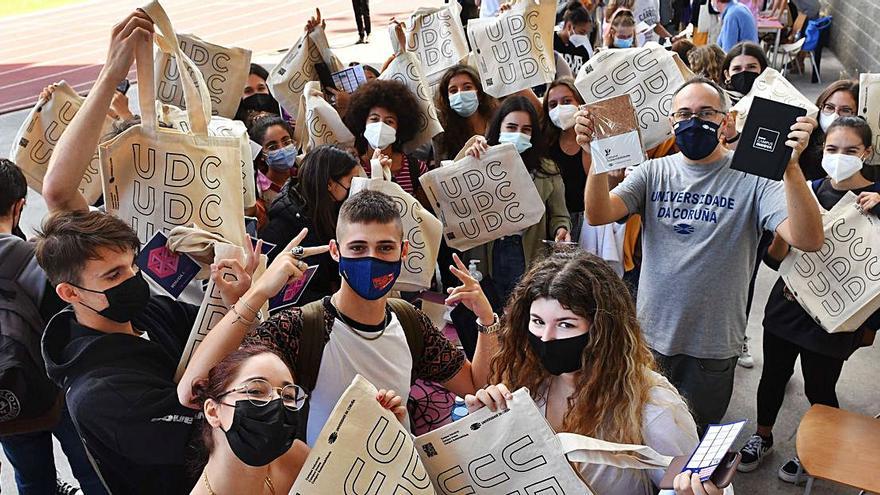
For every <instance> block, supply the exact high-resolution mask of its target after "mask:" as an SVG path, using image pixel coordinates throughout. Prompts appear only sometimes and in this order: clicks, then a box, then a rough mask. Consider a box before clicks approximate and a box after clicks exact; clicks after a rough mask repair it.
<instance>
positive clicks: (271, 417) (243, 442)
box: [225, 399, 299, 467]
mask: <svg viewBox="0 0 880 495" xmlns="http://www.w3.org/2000/svg"><path fill="white" fill-rule="evenodd" d="M298 427H299V411H291V410H290V409H288V408H286V407H284V402H283V401H282V400H281V399H275V400H273V401H271V402H269V403H268V404H266V405H265V406H258V405H256V404H253V403H251V402H250V401H249V400H239V401H236V402H235V415H234V416H233V418H232V424H231V425H230V426H229V429H228V430H226V432H225V433H226V441H227V442H229V448H231V449H232V453H233V454H235V456H236V457H238V458H239V460H241V462H243V463H245V464H247V465H248V466H253V467H260V466H265V465H267V464H269V463H270V462H272V461H274V460H275V459H277V458H279V457H281V455H283V454H284V453H285V452H287V451H288V450H289V449H290V446H291V445H293V440H294V436H295V435H296V430H297V428H298Z"/></svg>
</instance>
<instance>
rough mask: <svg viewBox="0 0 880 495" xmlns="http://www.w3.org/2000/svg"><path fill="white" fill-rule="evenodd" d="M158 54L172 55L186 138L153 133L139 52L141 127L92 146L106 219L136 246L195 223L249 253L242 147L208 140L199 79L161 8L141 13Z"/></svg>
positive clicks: (147, 53)
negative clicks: (117, 223) (124, 226)
mask: <svg viewBox="0 0 880 495" xmlns="http://www.w3.org/2000/svg"><path fill="white" fill-rule="evenodd" d="M143 10H144V11H145V12H146V13H147V15H149V16H150V18H152V19H153V21H154V23H155V27H156V29H157V31H158V32H161V33H162V34H161V35H160V34H158V33H157V34H156V35H155V40H156V42H157V43H158V44H159V46H160V48H162V49H163V50H168V51H172V52H174V55H175V60H176V61H177V63H178V64H179V66H178V69H179V70H180V71H181V73H182V74H183V73H186V71H187V67H190V69H191V71H190V73H191V74H192V75H193V76H194V77H195V79H196V82H197V84H198V86H199V88H200V89H199V90H197V89H196V85H195V84H194V83H193V80H192V78H183V79H182V81H183V88H184V94H185V95H186V101H187V103H189V105H188V108H187V115H188V119H189V123H190V125H191V127H192V129H191V131H190V132H186V133H185V132H181V131H177V130H173V129H163V128H159V125H158V120H157V116H156V105H155V101H156V97H155V87H154V85H153V82H154V78H153V61H152V56H153V54H152V50H150V49H148V48H149V47H144V48H142V49H140V50H138V53H137V54H136V59H137V61H138V64H137V70H138V82H139V91H138V100H139V102H140V108H141V113H142V123H141V124H139V125H136V126H133V127H131V128H129V129H127V130H126V131H125V132H123V133H122V134H120V135H119V136H116V137H115V138H113V139H112V140H110V141H107V142H105V143H103V144H101V145H100V146H99V156H100V159H101V176H102V180H103V184H104V201H105V202H106V208H107V212H108V213H111V214H113V215H116V216H118V217H120V218H122V219H123V220H125V222H126V223H128V224H129V225H131V226H132V228H133V229H134V230H135V231H136V232H137V234H138V238H139V239H140V240H141V243H143V244H145V243H146V242H148V241H149V239H150V238H151V237H152V236H153V234H154V233H155V232H156V231H158V230H161V231H163V232H165V233H166V235H167V233H168V231H170V230H171V229H172V228H174V227H176V226H179V225H189V224H195V225H196V226H197V227H199V228H202V229H205V230H207V231H209V232H213V233H216V234H219V235H221V236H223V238H225V239H227V240H229V242H231V243H234V244H236V245H238V246H248V245H249V244H248V242H249V241H248V240H247V236H246V234H245V229H244V201H243V195H242V190H243V185H242V180H241V161H242V157H241V146H240V144H241V143H240V141H239V140H238V139H237V138H233V137H220V136H209V135H208V121H209V119H210V115H209V113H208V108H210V100H209V98H208V91H207V88H206V86H205V82H204V79H203V78H202V74H201V72H199V71H198V70H197V69H196V67H194V66H193V65H192V64H191V63H190V61H189V57H187V56H186V55H185V54H183V52H181V51H180V44H179V43H178V42H177V38H176V36H175V34H174V30H173V28H172V27H171V22H170V21H169V19H168V16H167V15H166V14H165V11H164V10H163V9H162V6H161V5H159V4H158V2H156V1H153V2H150V3H149V4H147V5H146V6H145V7H143Z"/></svg>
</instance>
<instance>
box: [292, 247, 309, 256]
mask: <svg viewBox="0 0 880 495" xmlns="http://www.w3.org/2000/svg"><path fill="white" fill-rule="evenodd" d="M305 252H306V250H305V248H304V247H302V246H293V247H292V248H291V249H290V254H292V255H293V257H294V258H296V259H300V258H302V257H303V254H304V253H305Z"/></svg>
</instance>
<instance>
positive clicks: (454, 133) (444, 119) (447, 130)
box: [434, 65, 498, 158]
mask: <svg viewBox="0 0 880 495" xmlns="http://www.w3.org/2000/svg"><path fill="white" fill-rule="evenodd" d="M460 74H465V75H467V76H468V77H470V78H471V82H473V83H474V88H475V89H476V90H477V100H478V101H479V106H478V107H477V113H479V114H480V115H481V116H482V117H483V119H485V120H486V122H488V121H489V119H490V118H491V117H492V113H493V112H494V111H495V108H496V107H497V106H498V100H496V99H495V98H493V97H491V96H489V95H488V94H486V92H485V91H483V83H482V82H481V81H480V75H479V74H477V71H476V70H475V69H474V68H473V67H471V66H469V65H456V66H453V67H450V68H449V69H448V70H447V71H446V72H445V73H444V74H443V78H441V79H440V84H439V85H438V86H437V95H436V96H435V97H434V99H435V103H434V105H435V106H436V107H437V117H438V118H439V119H440V125H441V126H443V134H441V135H440V136H439V139H440V145H441V148H442V149H443V150H444V153H446V154H447V155H448V156H445V157H443V158H452V157H453V156H455V155H456V154H457V153H458V152H459V151H460V150H461V149H462V148H463V147H464V145H465V143H467V140H468V139H470V138H471V136H473V135H474V134H478V133H477V132H476V131H475V130H474V129H473V128H471V125H470V123H469V122H468V119H467V118H465V117H462V116H461V115H459V114H458V113H456V112H455V110H453V109H452V107H451V106H450V104H449V82H450V81H452V78H453V77H455V76H457V75H460Z"/></svg>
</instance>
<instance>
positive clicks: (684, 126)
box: [672, 117, 721, 161]
mask: <svg viewBox="0 0 880 495" xmlns="http://www.w3.org/2000/svg"><path fill="white" fill-rule="evenodd" d="M720 127H721V125H720V124H716V123H715V122H711V121H708V120H700V118H699V117H691V119H690V120H683V121H681V122H676V123H675V125H673V126H672V129H673V130H674V131H675V144H677V145H678V149H680V150H681V153H682V154H683V155H684V156H686V157H688V158H690V159H691V160H695V161H696V160H702V159H703V158H706V157H707V156H709V155H711V154H712V152H713V151H715V148H717V147H718V129H719V128H720Z"/></svg>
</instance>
